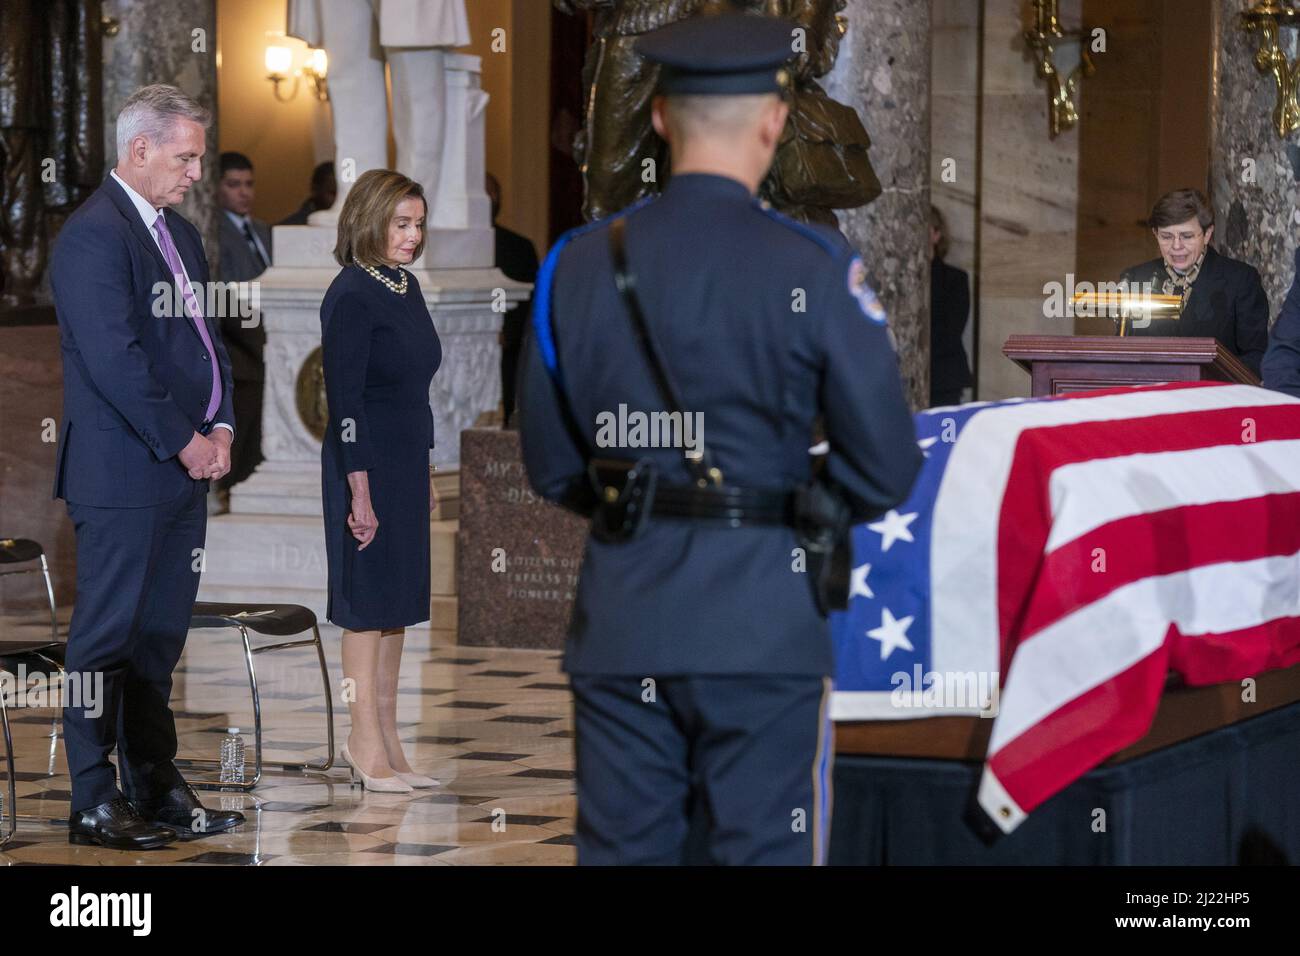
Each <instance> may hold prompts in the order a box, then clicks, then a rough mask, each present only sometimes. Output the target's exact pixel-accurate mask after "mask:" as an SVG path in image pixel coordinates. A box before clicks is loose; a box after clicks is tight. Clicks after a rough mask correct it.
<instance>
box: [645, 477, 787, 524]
mask: <svg viewBox="0 0 1300 956" xmlns="http://www.w3.org/2000/svg"><path fill="white" fill-rule="evenodd" d="M650 513H651V514H652V515H654V516H655V517H659V518H689V519H693V520H713V521H724V522H726V523H727V524H729V525H731V526H732V527H739V526H741V525H747V524H766V525H771V524H785V525H788V524H792V523H793V517H794V493H793V492H790V491H774V490H767V489H758V488H729V487H726V486H723V487H716V486H710V487H706V488H701V487H699V486H698V485H663V484H660V485H657V486H656V488H655V493H654V503H653V505H651V508H650Z"/></svg>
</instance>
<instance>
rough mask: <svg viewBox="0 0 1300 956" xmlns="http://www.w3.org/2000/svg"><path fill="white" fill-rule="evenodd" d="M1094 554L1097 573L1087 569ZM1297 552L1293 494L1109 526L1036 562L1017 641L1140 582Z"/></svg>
mask: <svg viewBox="0 0 1300 956" xmlns="http://www.w3.org/2000/svg"><path fill="white" fill-rule="evenodd" d="M1098 550H1100V552H1101V558H1102V560H1103V561H1104V562H1105V563H1104V565H1103V570H1094V569H1093V568H1094V564H1095V561H1096V560H1097V559H1096V558H1094V554H1095V553H1096V552H1097V551H1098ZM1297 551H1300V492H1292V493H1290V494H1276V495H1262V496H1260V497H1257V498H1243V499H1242V500H1240V501H1216V502H1213V503H1212V504H1204V505H1183V506H1181V507H1177V508H1169V509H1166V510H1164V511H1155V512H1149V513H1147V514H1140V515H1130V516H1128V517H1125V518H1120V519H1119V520H1117V521H1111V522H1109V523H1107V524H1104V525H1102V526H1101V527H1099V528H1094V529H1093V530H1091V531H1089V532H1087V533H1086V534H1083V535H1080V536H1079V537H1078V538H1075V539H1074V540H1073V541H1070V542H1067V543H1066V544H1063V545H1061V546H1060V547H1059V548H1057V549H1056V550H1055V551H1052V552H1051V553H1050V554H1048V555H1047V556H1046V558H1045V559H1044V560H1043V563H1042V566H1041V568H1040V570H1039V573H1038V575H1037V577H1036V578H1035V579H1034V585H1033V592H1032V593H1031V594H1030V596H1029V599H1028V602H1027V603H1026V607H1025V613H1024V615H1023V617H1022V618H1021V621H1020V626H1019V630H1018V632H1017V637H1018V643H1023V642H1024V641H1025V640H1028V639H1030V638H1031V637H1032V636H1033V635H1034V634H1037V633H1038V632H1039V631H1041V630H1043V628H1045V627H1049V626H1050V625H1052V624H1054V623H1056V622H1057V621H1059V620H1060V619H1061V618H1063V617H1065V616H1066V615H1067V614H1071V613H1073V612H1074V611H1077V610H1078V609H1079V608H1082V607H1085V606H1087V605H1088V604H1091V603H1092V602H1094V601H1098V600H1100V599H1102V598H1104V597H1105V596H1106V595H1108V594H1110V593H1112V592H1113V591H1115V590H1117V589H1118V588H1122V587H1124V586H1125V585H1128V584H1133V583H1134V582H1136V581H1141V580H1143V579H1144V578H1149V577H1154V576H1157V575H1163V574H1174V573H1176V572H1178V571H1186V570H1189V569H1191V568H1199V567H1204V566H1206V565H1209V564H1221V563H1223V562H1227V561H1253V560H1255V559H1257V558H1268V557H1275V556H1278V555H1284V554H1295V553H1296V552H1297Z"/></svg>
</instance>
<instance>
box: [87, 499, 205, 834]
mask: <svg viewBox="0 0 1300 956" xmlns="http://www.w3.org/2000/svg"><path fill="white" fill-rule="evenodd" d="M68 514H69V516H70V517H71V518H72V523H73V526H74V527H75V528H76V533H77V603H76V606H75V608H74V609H73V613H72V625H71V628H70V630H69V634H68V650H67V660H66V667H67V670H68V672H69V673H70V674H77V675H81V676H80V679H81V680H82V681H83V682H84V681H85V680H87V679H88V678H93V677H95V676H98V675H100V674H102V675H103V697H102V700H101V701H100V704H101V705H102V713H101V714H99V715H98V716H95V715H94V712H93V710H92V709H91V708H88V707H87V706H86V704H87V701H86V700H84V699H83V700H82V701H81V702H80V703H81V706H75V707H74V706H66V707H65V708H64V711H63V726H64V733H65V737H66V743H67V752H68V771H69V774H70V775H71V777H72V811H73V812H74V813H75V812H77V811H78V810H84V809H86V808H88V807H93V806H96V805H98V804H100V803H104V802H105V801H108V800H112V799H114V798H116V797H117V796H119V795H120V793H119V791H118V788H117V784H116V775H115V774H114V772H113V765H112V764H111V763H109V760H108V757H109V754H110V753H112V751H113V748H114V746H116V747H117V754H118V766H119V768H120V769H121V772H122V791H121V792H124V793H125V795H126V797H127V798H128V799H131V800H138V799H144V798H147V797H150V796H154V795H158V794H161V793H162V792H164V791H166V790H167V789H168V788H170V787H171V786H174V785H175V784H176V783H179V782H180V780H181V776H180V773H179V772H178V771H177V770H176V767H175V765H174V764H173V762H172V761H173V760H174V758H175V757H176V722H175V719H174V718H173V717H172V712H171V707H170V706H169V704H168V701H169V700H170V698H171V690H172V671H173V670H174V669H175V668H176V663H177V661H179V660H180V656H181V651H182V650H183V649H184V647H185V637H186V634H187V633H188V631H189V622H190V615H191V613H192V611H193V607H194V598H195V595H196V594H197V593H198V587H199V571H200V569H201V567H202V564H201V562H202V550H201V549H202V548H203V542H204V536H205V534H206V532H207V521H208V513H207V482H203V481H192V482H190V481H187V484H186V488H185V490H184V491H183V492H181V494H179V495H178V496H177V497H176V498H174V499H172V500H171V501H167V502H164V503H163V504H159V505H151V506H148V507H144V508H98V507H92V506H89V505H83V504H77V503H74V502H68ZM69 703H70V704H71V703H77V701H75V700H72V701H70V702H69Z"/></svg>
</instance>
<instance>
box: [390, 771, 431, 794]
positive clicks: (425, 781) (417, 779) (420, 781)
mask: <svg viewBox="0 0 1300 956" xmlns="http://www.w3.org/2000/svg"><path fill="white" fill-rule="evenodd" d="M393 773H395V774H397V776H398V777H400V778H401V780H402V782H403V783H404V784H406V785H407V786H408V787H414V788H415V789H416V790H428V789H430V788H432V787H441V786H442V781H440V780H434V779H433V778H432V777H426V776H424V774H419V773H402V771H400V770H394V771H393Z"/></svg>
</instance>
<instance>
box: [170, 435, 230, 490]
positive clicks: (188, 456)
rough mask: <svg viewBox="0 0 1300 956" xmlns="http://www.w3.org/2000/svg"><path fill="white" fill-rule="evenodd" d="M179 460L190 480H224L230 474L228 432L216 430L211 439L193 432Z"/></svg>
mask: <svg viewBox="0 0 1300 956" xmlns="http://www.w3.org/2000/svg"><path fill="white" fill-rule="evenodd" d="M179 458H180V461H181V464H182V465H183V466H184V467H185V469H186V470H187V471H188V472H189V475H190V477H191V478H224V477H225V476H226V475H227V474H228V473H229V472H230V432H228V431H227V430H226V429H224V428H218V429H216V430H215V431H214V432H213V433H212V437H211V438H206V437H204V436H203V435H200V434H199V433H198V432H195V433H194V437H193V438H191V439H190V443H189V444H188V445H186V446H185V447H184V448H183V449H182V450H181V453H180V455H179Z"/></svg>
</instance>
